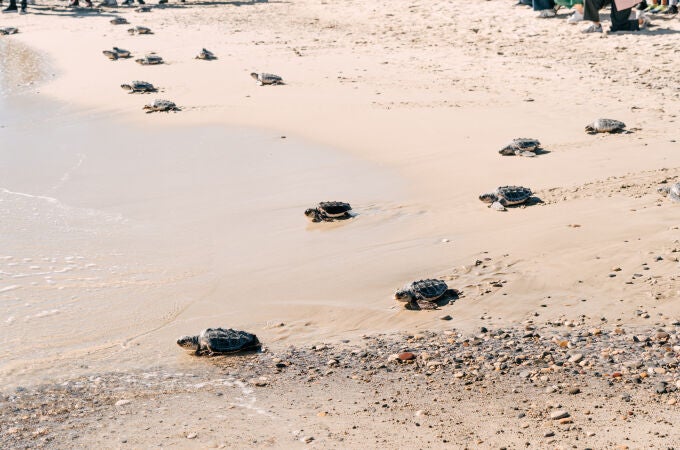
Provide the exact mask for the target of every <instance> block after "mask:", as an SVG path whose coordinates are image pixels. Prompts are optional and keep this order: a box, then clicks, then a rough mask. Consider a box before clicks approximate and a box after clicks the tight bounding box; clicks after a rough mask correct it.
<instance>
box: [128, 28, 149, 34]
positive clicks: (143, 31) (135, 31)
mask: <svg viewBox="0 0 680 450" xmlns="http://www.w3.org/2000/svg"><path fill="white" fill-rule="evenodd" d="M128 33H130V34H153V32H152V31H151V28H147V27H140V26H137V27H134V28H129V29H128Z"/></svg>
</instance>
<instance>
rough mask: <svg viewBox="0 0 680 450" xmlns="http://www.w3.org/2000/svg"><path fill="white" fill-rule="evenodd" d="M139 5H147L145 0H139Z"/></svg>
mask: <svg viewBox="0 0 680 450" xmlns="http://www.w3.org/2000/svg"><path fill="white" fill-rule="evenodd" d="M137 3H139V4H140V5H146V3H144V0H137Z"/></svg>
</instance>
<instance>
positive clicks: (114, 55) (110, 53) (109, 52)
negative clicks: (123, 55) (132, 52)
mask: <svg viewBox="0 0 680 450" xmlns="http://www.w3.org/2000/svg"><path fill="white" fill-rule="evenodd" d="M102 53H103V54H104V56H106V57H107V58H109V59H110V60H111V61H115V60H117V59H118V53H116V52H114V51H113V50H102Z"/></svg>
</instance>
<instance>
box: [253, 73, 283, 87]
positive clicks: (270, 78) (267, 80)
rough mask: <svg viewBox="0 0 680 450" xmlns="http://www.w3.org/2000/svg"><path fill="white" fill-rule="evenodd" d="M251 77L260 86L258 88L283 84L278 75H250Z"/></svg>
mask: <svg viewBox="0 0 680 450" xmlns="http://www.w3.org/2000/svg"><path fill="white" fill-rule="evenodd" d="M250 76H251V77H253V78H254V79H255V80H257V82H258V83H259V84H260V86H264V85H265V84H283V78H281V77H280V76H278V75H274V74H271V73H255V72H253V73H251V74H250Z"/></svg>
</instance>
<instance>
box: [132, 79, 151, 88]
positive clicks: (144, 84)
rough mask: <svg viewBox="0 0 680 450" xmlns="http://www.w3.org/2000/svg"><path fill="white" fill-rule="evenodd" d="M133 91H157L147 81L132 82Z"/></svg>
mask: <svg viewBox="0 0 680 450" xmlns="http://www.w3.org/2000/svg"><path fill="white" fill-rule="evenodd" d="M132 89H134V90H135V91H154V90H156V88H155V87H153V84H151V83H147V82H146V81H137V80H135V81H133V82H132Z"/></svg>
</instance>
